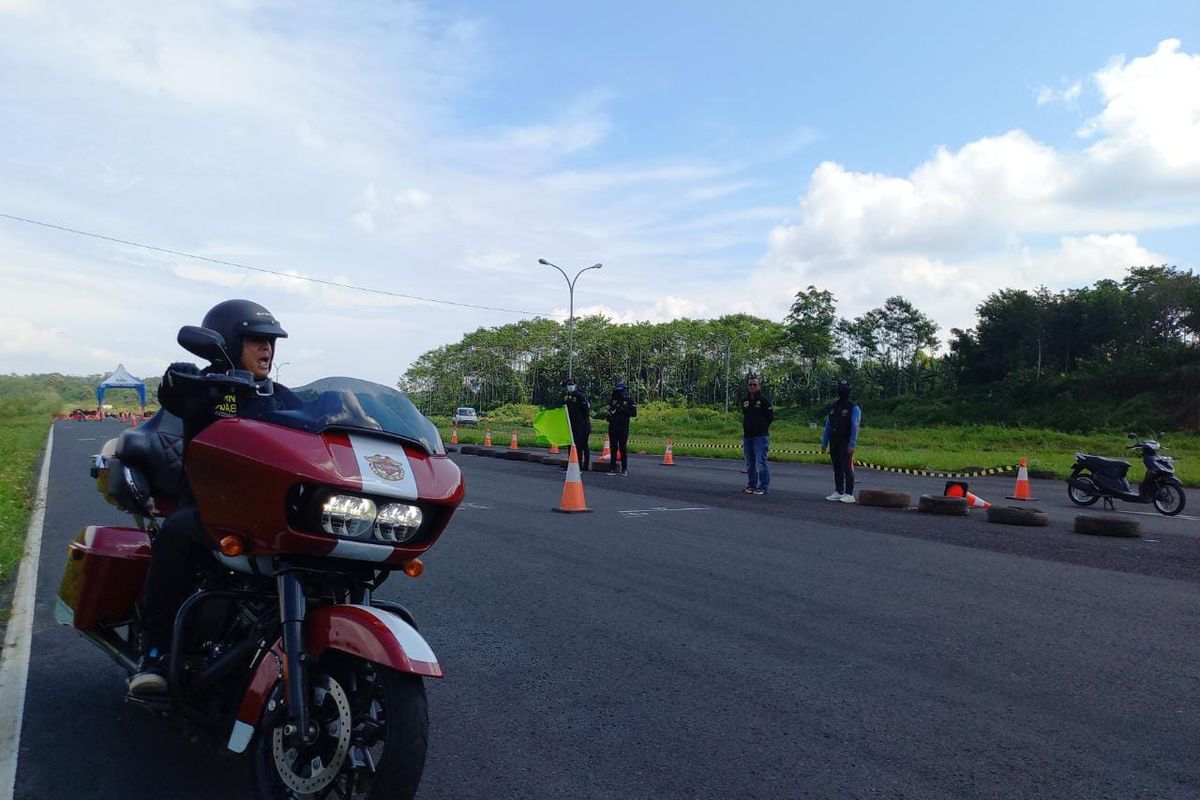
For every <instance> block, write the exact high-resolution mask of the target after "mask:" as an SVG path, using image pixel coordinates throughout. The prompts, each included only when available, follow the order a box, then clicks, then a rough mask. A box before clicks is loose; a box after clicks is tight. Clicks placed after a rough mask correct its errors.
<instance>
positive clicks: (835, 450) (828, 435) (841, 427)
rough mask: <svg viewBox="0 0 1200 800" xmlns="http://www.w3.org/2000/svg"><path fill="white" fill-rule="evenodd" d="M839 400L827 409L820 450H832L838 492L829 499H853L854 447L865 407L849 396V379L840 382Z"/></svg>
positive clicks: (852, 500) (845, 500)
mask: <svg viewBox="0 0 1200 800" xmlns="http://www.w3.org/2000/svg"><path fill="white" fill-rule="evenodd" d="M837 394H838V399H837V402H836V403H833V404H832V405H829V406H827V407H826V408H825V432H824V433H822V434H821V452H822V453H824V452H825V451H826V450H828V451H829V457H830V460H831V461H833V484H834V488H835V491H834V492H833V494H831V495H829V496H828V497H826V498H825V499H826V500H831V501H834V502H839V501H840V502H842V503H853V502H854V448H855V447H856V446H857V445H858V426H859V423H860V422H862V410H861V409H859V407H858V403H855V402H854V401H853V400H851V399H850V382H849V381H839V382H838V386H837Z"/></svg>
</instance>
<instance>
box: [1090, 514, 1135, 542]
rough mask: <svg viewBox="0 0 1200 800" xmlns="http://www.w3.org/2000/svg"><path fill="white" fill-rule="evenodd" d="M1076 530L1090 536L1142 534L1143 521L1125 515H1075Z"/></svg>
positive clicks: (1130, 535)
mask: <svg viewBox="0 0 1200 800" xmlns="http://www.w3.org/2000/svg"><path fill="white" fill-rule="evenodd" d="M1075 532H1076V533H1086V534H1087V535H1089V536H1125V537H1133V536H1140V535H1141V533H1142V523H1140V522H1138V521H1137V520H1136V519H1125V518H1123V517H1096V516H1091V515H1088V514H1077V515H1076V516H1075Z"/></svg>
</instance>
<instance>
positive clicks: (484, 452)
mask: <svg viewBox="0 0 1200 800" xmlns="http://www.w3.org/2000/svg"><path fill="white" fill-rule="evenodd" d="M503 452H504V451H503V450H497V449H496V448H494V447H482V446H481V447H480V448H479V449H478V450H476V451H475V455H477V456H483V457H484V458H495V457H496V454H497V453H503Z"/></svg>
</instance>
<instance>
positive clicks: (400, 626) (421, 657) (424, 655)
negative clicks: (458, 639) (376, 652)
mask: <svg viewBox="0 0 1200 800" xmlns="http://www.w3.org/2000/svg"><path fill="white" fill-rule="evenodd" d="M351 607H352V608H358V609H361V610H363V611H365V612H367V613H368V614H370V615H371V616H373V617H375V619H377V620H379V621H380V622H382V623H383V624H384V625H387V627H388V630H389V631H391V634H392V636H395V637H396V641H397V642H399V643H400V646H401V647H403V648H404V654H405V655H406V656H408V657H409V658H410V659H412V660H413V661H424V662H425V663H426V664H436V663H437V656H435V655H434V654H433V648H432V647H430V646H429V642H427V641H425V637H423V636H421V634H419V633H417V629H416V628H414V627H413V626H412V625H409V624H408V623H407V622H405V621H404V620H402V619H400V618H399V617H397V616H396V615H395V614H391V613H388V612H387V611H382V610H380V609H378V608H373V607H371V606H351Z"/></svg>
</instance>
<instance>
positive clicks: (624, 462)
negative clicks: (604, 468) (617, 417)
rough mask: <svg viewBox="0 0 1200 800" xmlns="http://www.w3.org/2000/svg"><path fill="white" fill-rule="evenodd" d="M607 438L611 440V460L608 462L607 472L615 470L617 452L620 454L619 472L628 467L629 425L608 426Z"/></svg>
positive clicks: (626, 469) (624, 470)
mask: <svg viewBox="0 0 1200 800" xmlns="http://www.w3.org/2000/svg"><path fill="white" fill-rule="evenodd" d="M608 438H609V439H610V440H612V450H613V452H612V461H610V462H609V464H610V466H609V468H608V471H609V472H616V471H617V453H618V452H620V454H621V472H626V471H628V469H629V427H628V426H626V427H624V428H618V427H616V426H613V425H610V426H609V427H608Z"/></svg>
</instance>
